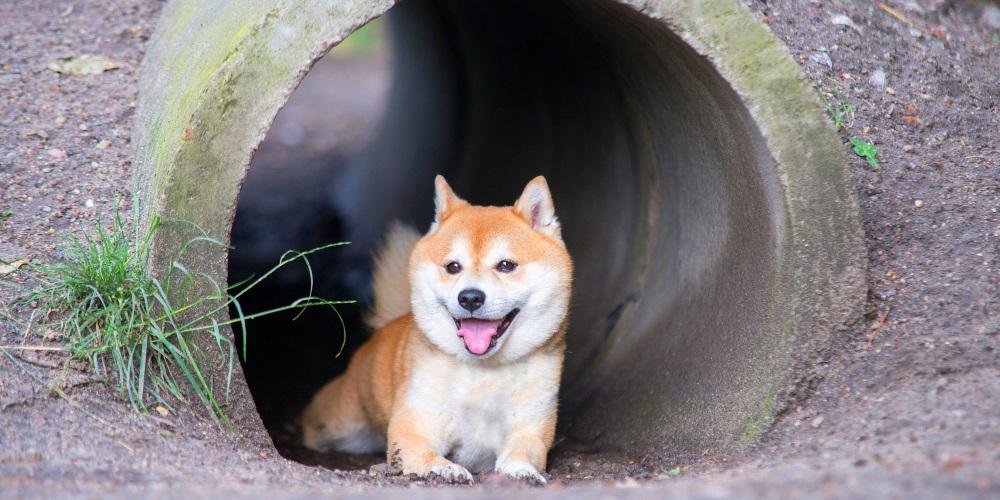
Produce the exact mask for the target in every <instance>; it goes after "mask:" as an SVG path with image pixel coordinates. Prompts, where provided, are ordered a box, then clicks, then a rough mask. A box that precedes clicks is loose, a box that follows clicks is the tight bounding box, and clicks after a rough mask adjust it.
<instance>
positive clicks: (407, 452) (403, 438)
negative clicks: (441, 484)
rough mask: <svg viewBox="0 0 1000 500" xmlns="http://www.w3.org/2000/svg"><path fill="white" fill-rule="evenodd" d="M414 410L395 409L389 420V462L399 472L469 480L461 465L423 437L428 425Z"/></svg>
mask: <svg viewBox="0 0 1000 500" xmlns="http://www.w3.org/2000/svg"><path fill="white" fill-rule="evenodd" d="M423 422H424V419H422V418H421V416H420V415H419V414H418V413H417V412H414V411H411V410H407V409H399V410H397V411H394V412H393V414H392V418H391V419H390V420H389V430H388V433H387V439H386V441H387V443H388V452H387V460H388V461H389V466H390V467H392V468H393V469H395V470H397V471H400V472H402V473H403V474H416V475H418V476H421V477H426V476H428V475H430V474H436V475H438V476H440V477H441V478H443V479H444V480H446V481H449V482H455V483H469V482H472V474H470V473H469V471H468V470H466V468H465V467H462V466H461V465H458V464H456V463H453V462H452V461H450V460H448V459H446V458H444V456H443V455H442V454H441V452H440V451H439V450H438V449H437V448H435V446H434V444H433V443H432V442H431V440H430V439H429V438H428V437H427V436H429V435H430V434H428V430H429V429H431V428H432V427H431V426H428V425H424V423H423Z"/></svg>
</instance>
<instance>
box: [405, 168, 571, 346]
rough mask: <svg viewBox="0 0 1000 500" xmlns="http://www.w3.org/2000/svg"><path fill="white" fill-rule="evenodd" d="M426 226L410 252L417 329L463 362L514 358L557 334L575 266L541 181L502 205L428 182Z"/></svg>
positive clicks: (438, 181)
mask: <svg viewBox="0 0 1000 500" xmlns="http://www.w3.org/2000/svg"><path fill="white" fill-rule="evenodd" d="M434 182H435V193H436V194H435V208H436V215H435V220H434V223H433V224H432V225H431V228H430V230H429V231H428V232H427V234H426V235H425V236H424V237H423V238H422V239H421V240H420V241H419V242H418V243H417V244H416V246H415V247H414V249H413V252H412V253H411V254H410V287H411V294H410V297H411V301H412V305H413V315H414V318H415V319H416V321H417V325H418V326H419V327H420V329H421V330H422V331H423V332H424V334H425V335H427V337H428V339H429V340H430V341H431V342H433V343H434V344H435V345H436V346H437V347H438V348H440V349H441V350H442V351H444V352H446V353H449V354H452V355H455V356H457V357H459V358H462V359H467V360H475V359H485V358H496V359H498V360H500V361H514V360H516V359H519V358H521V357H523V356H525V355H527V354H529V353H531V352H533V351H534V350H535V349H537V348H538V347H539V346H542V345H543V344H545V343H546V342H547V341H548V340H550V339H551V338H552V336H553V335H555V334H556V333H558V332H559V330H560V328H561V326H562V323H563V321H564V320H565V319H566V314H567V311H568V309H569V300H570V289H571V284H572V275H573V264H572V261H571V259H570V256H569V253H568V252H567V251H566V246H565V244H564V243H563V241H562V235H561V232H560V229H559V221H558V219H557V218H556V214H555V208H554V206H553V204H552V195H551V194H550V193H549V186H548V183H546V182H545V178H544V177H541V176H539V177H536V178H535V179H533V180H532V181H531V182H529V183H528V185H527V187H525V188H524V192H523V193H522V194H521V197H520V198H518V199H517V201H516V202H514V205H513V206H509V207H483V206H474V205H470V204H469V203H467V202H466V201H465V200H462V199H461V198H459V197H458V196H456V195H455V193H454V192H453V191H452V190H451V187H449V186H448V183H447V182H446V181H445V180H444V178H443V177H441V176H438V177H437V178H436V179H435V181H434Z"/></svg>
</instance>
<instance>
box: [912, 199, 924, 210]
mask: <svg viewBox="0 0 1000 500" xmlns="http://www.w3.org/2000/svg"><path fill="white" fill-rule="evenodd" d="M913 206H915V207H917V208H920V207H922V206H924V200H916V201H914V202H913Z"/></svg>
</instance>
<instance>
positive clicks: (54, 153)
mask: <svg viewBox="0 0 1000 500" xmlns="http://www.w3.org/2000/svg"><path fill="white" fill-rule="evenodd" d="M45 154H47V155H49V157H51V158H55V159H57V160H65V159H66V152H65V151H63V150H61V149H56V148H52V149H50V150H48V151H46V152H45Z"/></svg>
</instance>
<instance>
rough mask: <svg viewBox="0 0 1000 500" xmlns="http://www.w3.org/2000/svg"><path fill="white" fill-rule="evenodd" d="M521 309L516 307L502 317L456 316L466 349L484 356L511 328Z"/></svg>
mask: <svg viewBox="0 0 1000 500" xmlns="http://www.w3.org/2000/svg"><path fill="white" fill-rule="evenodd" d="M519 312H521V310H520V309H514V310H512V311H511V312H509V313H507V315H506V316H504V317H503V318H500V319H480V318H465V319H458V318H455V327H456V328H458V336H459V337H460V338H461V339H462V340H463V341H464V342H465V350H467V351H469V352H470V353H471V354H475V355H476V356H482V355H483V354H486V353H487V352H489V351H490V349H493V348H494V347H496V345H497V341H498V340H500V337H503V334H504V333H506V332H507V329H508V328H510V324H511V323H513V322H514V317H515V316H517V313H519Z"/></svg>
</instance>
